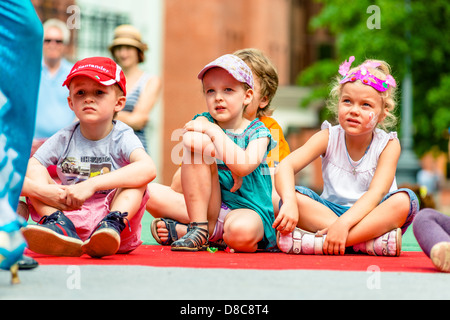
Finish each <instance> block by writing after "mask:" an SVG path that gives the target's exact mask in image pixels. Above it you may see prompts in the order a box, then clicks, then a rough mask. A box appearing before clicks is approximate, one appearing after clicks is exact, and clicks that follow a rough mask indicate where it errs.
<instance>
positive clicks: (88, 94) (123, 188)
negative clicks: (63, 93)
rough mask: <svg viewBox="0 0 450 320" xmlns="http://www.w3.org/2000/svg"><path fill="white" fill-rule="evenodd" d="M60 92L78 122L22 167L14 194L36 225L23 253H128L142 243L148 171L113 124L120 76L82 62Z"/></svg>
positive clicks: (100, 61) (105, 63)
mask: <svg viewBox="0 0 450 320" xmlns="http://www.w3.org/2000/svg"><path fill="white" fill-rule="evenodd" d="M63 85H66V86H67V87H68V88H69V97H68V99H67V100H68V105H69V107H70V109H71V110H72V111H73V112H74V113H75V116H76V117H77V119H79V121H77V122H76V123H74V124H72V125H70V126H68V127H66V128H64V129H62V130H60V131H59V132H57V133H56V134H55V135H53V136H52V137H51V138H49V139H48V140H47V141H46V142H45V143H44V144H43V145H42V146H41V147H40V148H39V149H38V150H37V151H36V153H35V154H34V155H33V157H32V158H30V160H29V164H28V170H27V175H26V179H25V181H24V187H23V191H22V194H23V195H25V196H27V203H28V206H29V209H30V213H31V217H32V219H33V220H34V221H36V222H38V224H37V225H36V224H30V225H28V226H27V227H26V228H24V231H23V233H24V236H25V238H26V240H27V243H28V246H29V249H30V250H32V251H34V252H37V253H42V254H48V255H56V256H81V255H82V254H83V253H87V254H88V255H90V256H92V257H103V256H107V255H112V254H115V253H126V252H130V251H132V250H134V249H136V248H137V247H138V246H139V245H140V244H141V243H142V241H141V239H140V238H141V237H140V234H141V219H142V216H143V214H144V212H145V204H146V202H147V200H148V193H147V184H148V183H149V182H150V181H152V180H153V179H154V178H155V176H156V169H155V166H154V163H153V161H152V159H151V158H150V156H149V155H148V154H147V153H146V152H145V150H144V148H143V146H142V143H141V142H140V140H139V139H138V138H137V137H136V135H135V134H134V132H133V130H132V129H131V128H130V127H129V126H127V125H125V124H124V123H122V122H120V121H116V120H113V118H114V116H115V114H116V113H117V112H119V111H120V110H122V109H123V107H124V106H125V101H126V80H125V76H124V74H123V72H122V70H121V68H120V66H118V65H117V64H116V63H115V62H114V61H112V60H111V59H109V58H103V57H93V58H86V59H83V60H80V61H78V62H77V63H76V64H75V65H74V67H73V68H72V70H71V72H70V73H69V75H68V76H67V79H66V81H65V82H64V84H63ZM49 165H56V166H57V172H58V176H59V178H60V180H61V182H62V185H57V184H55V182H54V181H53V180H52V179H51V178H50V176H49V174H48V171H47V170H46V168H47V167H48V166H49ZM38 190H46V192H45V194H44V193H43V192H38Z"/></svg>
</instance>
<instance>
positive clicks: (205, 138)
mask: <svg viewBox="0 0 450 320" xmlns="http://www.w3.org/2000/svg"><path fill="white" fill-rule="evenodd" d="M185 130H187V132H186V134H185V136H184V137H183V142H184V144H185V146H186V147H187V148H188V149H190V150H191V151H193V152H198V153H203V154H204V153H207V155H208V156H211V157H216V158H217V159H220V160H222V161H223V162H224V163H225V164H226V165H227V167H228V168H229V169H230V170H231V171H232V172H233V173H234V174H235V175H237V176H240V177H243V176H246V175H248V174H250V173H251V172H253V171H254V170H255V169H256V168H257V167H258V166H259V165H260V163H261V161H262V159H263V158H264V155H265V153H266V151H267V146H268V144H269V138H267V137H263V138H259V139H255V140H253V141H251V142H250V143H249V144H248V146H247V148H246V149H245V150H244V149H242V148H240V147H239V146H238V145H237V144H235V143H234V142H233V141H232V140H231V139H230V138H229V137H228V136H227V135H226V134H225V133H224V132H223V130H222V129H221V128H220V127H219V126H217V125H216V124H213V123H211V122H204V121H202V122H200V121H198V120H195V121H191V122H189V123H187V124H186V126H185Z"/></svg>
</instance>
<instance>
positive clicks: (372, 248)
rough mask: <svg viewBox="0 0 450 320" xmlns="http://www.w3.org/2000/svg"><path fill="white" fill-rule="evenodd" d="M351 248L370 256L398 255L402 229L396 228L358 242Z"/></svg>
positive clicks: (400, 246)
mask: <svg viewBox="0 0 450 320" xmlns="http://www.w3.org/2000/svg"><path fill="white" fill-rule="evenodd" d="M353 250H354V251H356V252H358V251H360V252H363V253H367V254H368V255H371V256H390V257H398V256H399V255H400V253H401V250H402V230H401V229H400V228H397V229H394V230H392V231H389V232H387V233H385V234H383V235H381V236H379V237H377V238H375V239H372V240H369V241H366V242H362V243H358V244H356V245H354V246H353Z"/></svg>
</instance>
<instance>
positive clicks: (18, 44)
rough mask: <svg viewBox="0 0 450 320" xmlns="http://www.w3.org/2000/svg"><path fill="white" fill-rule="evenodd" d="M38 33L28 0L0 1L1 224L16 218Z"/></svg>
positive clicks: (34, 91) (31, 119)
mask: <svg viewBox="0 0 450 320" xmlns="http://www.w3.org/2000/svg"><path fill="white" fill-rule="evenodd" d="M42 36H43V31H42V24H41V22H40V20H39V18H38V16H37V15H36V12H35V10H34V7H33V6H32V4H31V2H30V1H28V0H2V1H0V75H1V76H0V201H1V202H0V225H6V224H7V223H9V222H11V221H13V220H14V219H16V215H15V210H16V208H17V204H18V200H19V196H20V193H21V190H22V184H23V178H24V176H25V173H26V168H27V164H28V159H29V156H30V150H31V143H32V138H33V133H34V123H35V117H36V102H37V95H38V87H39V78H40V70H41V59H42ZM11 212H12V213H14V214H13V215H12V214H11Z"/></svg>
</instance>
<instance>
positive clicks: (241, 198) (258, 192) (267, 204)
mask: <svg viewBox="0 0 450 320" xmlns="http://www.w3.org/2000/svg"><path fill="white" fill-rule="evenodd" d="M200 116H203V117H206V118H207V119H208V120H209V121H210V122H213V123H214V122H215V121H214V119H213V118H212V116H211V115H210V114H209V113H208V112H205V113H202V114H198V115H196V116H195V117H194V119H196V118H197V117H200ZM224 132H225V134H226V135H227V136H228V137H229V138H230V139H231V140H233V141H234V143H236V144H237V145H238V146H239V147H241V148H242V149H244V150H245V149H246V148H247V146H248V144H249V143H250V141H253V140H255V139H258V138H262V137H268V138H269V139H270V142H269V145H268V147H267V151H266V154H265V157H264V160H263V161H262V162H261V163H260V165H259V166H258V167H257V168H256V169H255V170H254V171H253V172H252V173H250V174H248V175H247V176H245V177H243V181H242V186H241V187H240V188H239V190H237V191H236V192H230V189H231V188H232V187H233V185H234V179H233V177H232V176H231V171H230V169H229V168H228V167H227V166H226V165H225V163H224V162H223V161H221V160H219V159H216V162H217V167H218V171H219V182H220V188H221V195H222V202H223V203H224V204H225V205H227V206H228V207H229V208H230V209H231V210H235V209H241V208H246V209H251V210H253V211H255V212H257V213H258V215H259V216H260V217H261V220H262V222H263V225H264V238H263V240H262V241H261V242H260V243H259V244H258V248H260V249H266V250H274V249H276V247H277V242H276V234H275V229H273V228H272V224H273V222H274V213H273V205H272V181H271V177H270V172H269V166H268V165H267V163H266V160H265V158H266V157H267V154H268V153H269V151H270V150H272V149H273V148H274V147H275V146H276V144H277V143H276V142H275V141H274V140H273V139H272V136H271V134H270V131H269V129H267V127H266V126H265V125H264V124H263V123H262V122H261V121H259V119H255V120H253V121H252V122H251V123H250V124H249V125H248V127H247V128H246V129H245V131H244V132H242V133H239V134H235V133H233V132H230V131H227V130H224Z"/></svg>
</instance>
